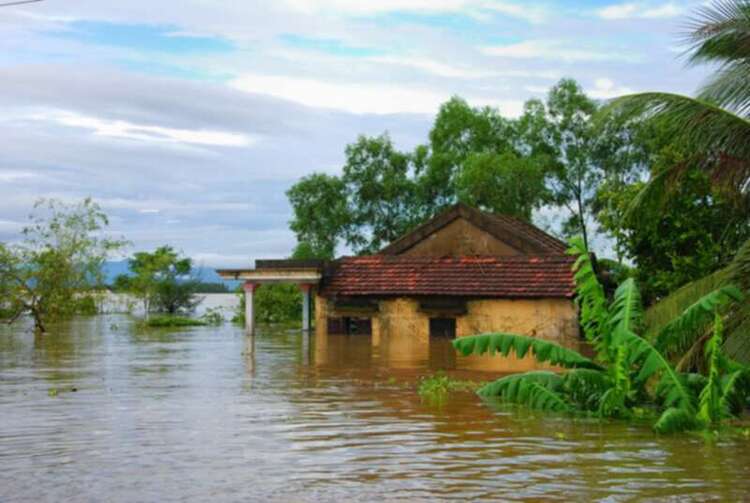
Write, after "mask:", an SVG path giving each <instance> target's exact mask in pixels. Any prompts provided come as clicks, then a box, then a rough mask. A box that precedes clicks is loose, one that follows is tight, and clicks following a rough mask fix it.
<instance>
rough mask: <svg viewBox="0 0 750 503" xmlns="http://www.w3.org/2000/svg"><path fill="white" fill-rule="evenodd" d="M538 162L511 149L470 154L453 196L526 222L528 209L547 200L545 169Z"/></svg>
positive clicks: (475, 205) (464, 201)
mask: <svg viewBox="0 0 750 503" xmlns="http://www.w3.org/2000/svg"><path fill="white" fill-rule="evenodd" d="M541 161H542V160H541V159H539V158H535V157H522V156H519V155H518V154H517V153H515V152H513V151H508V152H504V153H501V154H498V153H495V152H481V153H476V154H471V155H469V156H468V157H467V159H466V160H465V161H464V165H463V168H462V169H461V171H460V172H459V174H458V175H457V177H456V181H455V185H456V193H457V199H458V200H459V201H461V202H463V203H466V204H468V205H469V206H474V207H476V208H480V209H484V210H489V211H492V212H495V213H502V214H505V215H513V216H516V217H518V218H521V219H523V220H526V221H530V220H531V213H532V211H533V210H535V209H538V208H539V207H540V206H541V205H542V204H543V203H544V202H547V201H548V200H549V190H548V189H547V186H546V183H545V182H546V178H547V168H546V164H545V163H543V162H541Z"/></svg>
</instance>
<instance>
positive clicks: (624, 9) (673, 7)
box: [597, 2, 683, 20]
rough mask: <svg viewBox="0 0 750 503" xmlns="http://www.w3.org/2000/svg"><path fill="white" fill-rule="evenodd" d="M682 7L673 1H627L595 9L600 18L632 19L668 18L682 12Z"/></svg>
mask: <svg viewBox="0 0 750 503" xmlns="http://www.w3.org/2000/svg"><path fill="white" fill-rule="evenodd" d="M682 12H683V9H682V8H681V7H679V6H678V5H677V4H675V3H673V2H669V3H665V4H663V5H657V6H649V5H647V4H643V3H636V2H629V3H622V4H615V5H609V6H607V7H604V8H602V9H599V10H598V11H597V14H598V15H599V17H601V18H602V19H611V20H616V19H632V18H646V19H654V18H669V17H675V16H678V15H680V14H682Z"/></svg>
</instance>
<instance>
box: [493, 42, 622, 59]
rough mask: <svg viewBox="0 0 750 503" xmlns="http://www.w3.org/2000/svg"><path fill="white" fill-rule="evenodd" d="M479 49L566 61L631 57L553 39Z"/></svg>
mask: <svg viewBox="0 0 750 503" xmlns="http://www.w3.org/2000/svg"><path fill="white" fill-rule="evenodd" d="M480 51H481V52H482V53H484V54H486V55H488V56H497V57H503V58H511V59H549V60H557V61H564V62H568V63H575V62H581V61H608V60H613V59H618V60H632V58H631V57H629V56H625V55H622V54H620V55H618V54H613V53H612V52H604V51H599V50H595V49H588V48H584V47H574V46H570V45H568V44H566V43H564V42H561V41H555V40H525V41H523V42H518V43H515V44H508V45H497V46H486V47H482V48H480Z"/></svg>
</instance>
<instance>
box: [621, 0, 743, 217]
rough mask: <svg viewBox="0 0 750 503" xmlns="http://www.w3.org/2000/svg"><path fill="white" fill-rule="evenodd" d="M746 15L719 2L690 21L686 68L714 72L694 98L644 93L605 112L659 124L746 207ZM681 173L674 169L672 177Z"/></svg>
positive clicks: (729, 0)
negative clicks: (707, 68)
mask: <svg viewBox="0 0 750 503" xmlns="http://www.w3.org/2000/svg"><path fill="white" fill-rule="evenodd" d="M748 12H749V8H748V3H747V1H746V0H721V1H714V2H712V3H711V4H708V5H706V6H703V7H702V8H701V9H699V10H698V13H697V15H696V16H695V17H694V18H693V20H692V24H691V26H690V31H689V33H688V35H687V41H688V42H689V43H690V48H689V54H690V62H691V63H692V64H702V63H709V64H712V65H713V66H714V67H717V66H718V68H717V70H718V71H715V72H714V73H712V76H711V78H710V79H709V80H708V82H707V83H706V84H705V85H704V87H703V88H702V89H701V90H700V92H699V93H698V97H697V98H690V97H687V96H680V95H676V94H669V93H658V92H651V93H642V94H637V95H632V96H626V97H624V98H620V99H618V100H615V101H614V103H612V104H611V105H610V106H609V107H608V109H607V112H613V111H616V113H617V114H619V115H622V116H625V117H631V118H632V117H636V118H644V117H645V118H648V119H650V120H651V121H652V122H654V123H657V124H659V126H660V127H662V128H664V130H665V131H667V132H668V134H669V135H670V136H672V137H673V138H674V139H675V140H676V141H679V142H680V143H682V144H684V145H688V146H689V147H690V149H691V152H692V153H694V154H695V156H696V157H697V158H698V159H700V161H701V167H702V168H703V169H704V170H705V171H706V172H707V173H709V175H710V178H711V180H712V182H714V183H715V184H717V185H719V186H722V187H725V188H728V189H730V190H732V191H733V192H734V193H735V195H736V196H737V197H738V198H739V199H742V200H744V202H745V204H747V202H748V194H750V193H749V192H747V190H746V189H747V184H748V183H750V122H748V120H747V112H748V109H749V107H750V85H749V84H748V78H747V77H748V73H749V72H750V67H749V66H748V63H747V52H748V50H747V47H748V45H747V41H748V40H750V23H748ZM680 169H681V166H679V165H677V166H674V167H673V169H672V170H671V171H672V172H673V173H675V172H678V171H679V170H680ZM671 185H672V186H674V185H676V184H671Z"/></svg>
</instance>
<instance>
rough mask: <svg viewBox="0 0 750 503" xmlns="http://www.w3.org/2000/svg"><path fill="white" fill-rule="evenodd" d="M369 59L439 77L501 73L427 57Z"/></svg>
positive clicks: (458, 77)
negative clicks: (460, 65) (455, 64)
mask: <svg viewBox="0 0 750 503" xmlns="http://www.w3.org/2000/svg"><path fill="white" fill-rule="evenodd" d="M369 61H372V62H375V63H383V64H388V65H398V66H406V67H410V68H414V69H417V70H420V71H423V72H426V73H430V74H432V75H437V76H439V77H448V78H457V79H481V78H484V77H494V76H498V75H501V74H500V73H499V72H496V71H488V70H477V69H472V68H465V67H459V66H453V65H448V64H446V63H442V62H440V61H435V60H431V59H427V58H421V57H419V58H417V57H401V56H375V57H372V58H369Z"/></svg>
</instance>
